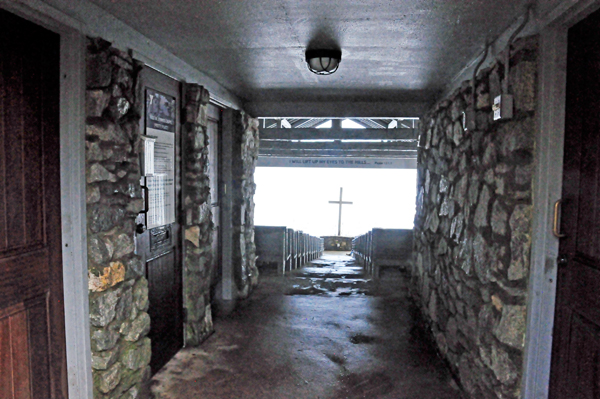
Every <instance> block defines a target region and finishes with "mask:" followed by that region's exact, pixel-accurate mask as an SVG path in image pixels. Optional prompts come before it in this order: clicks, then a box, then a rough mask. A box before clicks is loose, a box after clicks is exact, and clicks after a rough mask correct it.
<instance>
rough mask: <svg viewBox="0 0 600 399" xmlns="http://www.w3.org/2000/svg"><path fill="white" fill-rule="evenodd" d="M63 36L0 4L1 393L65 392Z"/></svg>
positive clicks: (42, 398) (42, 396)
mask: <svg viewBox="0 0 600 399" xmlns="http://www.w3.org/2000/svg"><path fill="white" fill-rule="evenodd" d="M59 41H60V37H59V36H58V35H56V34H54V33H52V32H50V31H48V30H46V29H43V28H41V27H39V26H37V25H35V24H33V23H30V22H28V21H25V20H23V19H21V18H19V17H17V16H15V15H13V14H10V13H8V12H6V11H3V10H0V398H2V399H5V398H11V399H12V398H15V399H16V398H19V399H21V398H39V399H46V398H66V397H67V388H66V387H67V381H66V358H65V338H64V310H63V302H62V299H63V294H62V292H63V291H62V258H61V229H60V225H61V213H60V174H59V171H60V158H59V118H58V112H59V109H58V103H59Z"/></svg>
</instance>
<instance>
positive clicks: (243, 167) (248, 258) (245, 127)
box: [233, 112, 259, 298]
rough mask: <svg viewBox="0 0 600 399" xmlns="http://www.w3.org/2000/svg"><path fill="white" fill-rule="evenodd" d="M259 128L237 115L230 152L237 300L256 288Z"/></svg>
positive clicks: (240, 113) (243, 114)
mask: <svg viewBox="0 0 600 399" xmlns="http://www.w3.org/2000/svg"><path fill="white" fill-rule="evenodd" d="M258 126H259V123H258V119H255V118H252V117H250V116H249V115H247V114H245V113H243V112H239V113H238V112H236V114H235V118H234V148H233V180H234V187H233V190H234V199H233V221H234V222H233V223H234V225H233V230H234V254H233V260H234V264H235V265H239V267H236V268H235V279H236V283H237V285H238V290H239V294H238V296H239V297H240V298H245V297H247V296H248V295H249V293H250V291H251V290H252V288H254V287H255V286H256V285H257V284H258V268H257V266H256V246H255V244H254V193H255V191H256V184H255V183H254V170H255V168H256V161H257V160H258V140H259V137H258ZM238 237H239V240H238ZM238 243H239V244H238Z"/></svg>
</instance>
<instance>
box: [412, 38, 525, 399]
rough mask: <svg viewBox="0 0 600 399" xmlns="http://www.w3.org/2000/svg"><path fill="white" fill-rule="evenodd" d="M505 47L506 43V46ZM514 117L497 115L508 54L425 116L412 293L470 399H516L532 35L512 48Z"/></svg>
mask: <svg viewBox="0 0 600 399" xmlns="http://www.w3.org/2000/svg"><path fill="white" fill-rule="evenodd" d="M505 51H506V50H505ZM510 59H511V61H510V67H511V69H510V75H509V76H510V79H509V81H510V87H509V90H510V92H511V93H512V94H513V95H514V101H515V107H514V108H515V116H514V118H513V119H511V120H505V121H497V122H494V121H493V113H492V110H491V102H492V101H493V98H494V97H495V96H496V95H498V94H500V92H501V83H502V81H503V79H504V66H503V60H504V54H501V55H500V56H499V58H498V59H497V60H496V62H495V63H494V64H493V65H492V66H491V67H489V68H487V69H486V70H484V71H481V72H480V73H479V75H478V77H477V80H476V104H475V108H476V111H477V117H476V122H477V123H476V124H477V127H476V129H475V130H470V131H465V130H463V127H462V124H461V119H462V112H463V111H465V110H466V108H467V106H469V105H470V104H471V102H472V100H471V88H470V82H465V84H463V86H462V88H460V89H458V90H456V91H455V92H454V93H453V94H452V95H450V96H449V97H448V98H447V99H445V100H443V101H441V102H439V103H438V104H437V105H436V106H435V107H434V108H433V109H432V110H431V111H430V112H429V114H428V115H427V116H426V117H425V118H424V120H423V123H422V126H423V128H422V129H423V131H422V136H421V143H420V145H421V147H420V148H419V162H418V187H417V188H418V198H417V214H416V217H415V227H414V233H415V240H414V250H415V266H414V269H413V271H412V273H413V279H414V282H415V284H414V286H415V287H417V289H416V292H415V295H416V297H417V298H418V301H419V303H420V304H421V305H422V309H423V313H424V314H425V317H426V319H427V320H428V322H429V323H430V326H431V330H432V332H433V337H434V339H435V340H436V342H437V346H438V349H439V351H440V352H441V354H442V356H443V357H445V358H446V359H447V361H448V363H449V364H450V366H451V368H452V369H453V371H454V373H455V374H456V375H457V377H458V380H459V381H460V383H461V385H462V386H463V388H464V390H465V391H466V392H467V393H468V395H469V396H470V397H471V398H477V399H484V398H518V397H519V396H520V380H521V372H522V363H523V349H524V348H523V346H524V338H525V319H526V302H527V277H528V274H529V254H530V247H531V218H532V216H531V213H532V209H531V195H532V189H531V184H532V173H533V166H532V161H533V151H534V148H533V142H534V130H535V122H534V118H535V106H536V70H537V37H530V38H526V39H522V40H519V41H517V42H516V43H515V44H514V45H513V46H512V52H511V58H510Z"/></svg>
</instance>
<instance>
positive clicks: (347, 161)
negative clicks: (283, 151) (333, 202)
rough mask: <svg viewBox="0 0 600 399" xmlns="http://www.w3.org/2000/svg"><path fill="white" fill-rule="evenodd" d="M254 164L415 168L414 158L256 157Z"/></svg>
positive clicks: (267, 165) (282, 166)
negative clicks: (256, 161) (256, 162)
mask: <svg viewBox="0 0 600 399" xmlns="http://www.w3.org/2000/svg"><path fill="white" fill-rule="evenodd" d="M256 166H259V167H260V166H262V167H275V168H285V167H294V168H373V169H416V168H417V160H416V159H414V158H354V157H352V158H350V157H340V158H330V157H297V158H286V157H261V156H259V157H258V164H257V165H256Z"/></svg>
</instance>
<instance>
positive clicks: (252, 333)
mask: <svg viewBox="0 0 600 399" xmlns="http://www.w3.org/2000/svg"><path fill="white" fill-rule="evenodd" d="M416 316H417V314H416V311H415V308H414V306H412V304H411V301H410V300H409V299H408V290H407V282H406V280H405V278H404V276H403V275H402V274H401V273H400V272H398V271H391V270H390V271H386V272H385V274H384V275H383V276H382V282H381V283H374V282H372V281H370V280H366V279H364V277H363V275H362V269H361V268H360V267H358V266H357V265H356V264H355V263H354V260H353V259H352V258H350V257H348V256H345V255H343V253H339V252H338V253H326V254H325V255H324V256H323V257H322V258H320V259H318V260H315V261H313V262H312V264H311V265H310V266H307V267H304V268H302V269H299V270H297V271H295V272H293V273H291V274H289V275H286V276H285V277H278V276H276V275H269V274H268V273H263V275H262V276H261V283H260V285H259V287H258V288H257V290H256V291H255V292H254V293H253V294H252V296H251V298H250V299H248V300H246V301H244V302H243V303H241V304H240V305H239V306H238V308H237V309H236V310H235V311H234V312H233V313H232V314H230V315H228V316H226V317H222V318H217V319H216V320H215V330H216V331H215V333H214V334H213V335H212V336H211V337H210V338H209V339H208V340H207V341H206V342H204V343H203V344H202V345H201V346H200V347H198V348H185V349H183V350H181V351H180V352H179V353H178V354H177V355H176V356H175V358H173V359H172V360H171V361H170V362H169V363H168V364H167V365H166V366H165V367H164V368H163V369H162V370H161V371H160V372H159V373H158V374H156V375H155V376H154V378H153V381H152V392H153V393H154V395H155V397H156V398H157V399H196V398H199V399H213V398H215V399H217V398H219V399H220V398H223V399H242V398H243V399H250V398H256V399H271V398H272V399H287V398H290V399H292V398H293V399H343V398H348V399H358V398H389V399H401V398H412V399H430V398H431V399H434V398H435V399H450V398H452V399H458V398H461V395H460V393H459V391H458V389H457V388H456V387H455V386H454V383H453V382H452V380H451V378H450V376H449V373H448V371H447V369H446V368H445V366H444V364H443V363H442V362H441V361H440V360H439V358H438V357H437V355H436V353H435V351H434V349H433V347H432V344H431V343H430V342H428V341H427V339H424V337H427V336H428V335H427V334H426V332H425V331H424V330H423V327H422V326H421V324H420V323H419V322H418V320H417V317H416Z"/></svg>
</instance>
